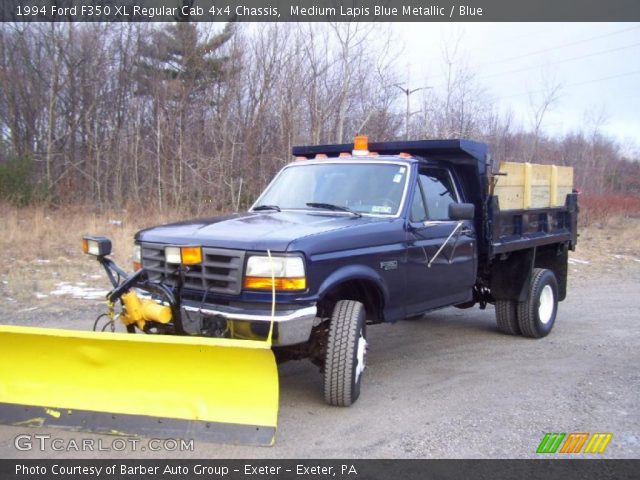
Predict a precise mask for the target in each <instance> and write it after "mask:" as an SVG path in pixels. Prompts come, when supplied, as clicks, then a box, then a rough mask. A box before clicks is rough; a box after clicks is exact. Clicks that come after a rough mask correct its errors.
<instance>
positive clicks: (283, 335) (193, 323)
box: [182, 304, 318, 346]
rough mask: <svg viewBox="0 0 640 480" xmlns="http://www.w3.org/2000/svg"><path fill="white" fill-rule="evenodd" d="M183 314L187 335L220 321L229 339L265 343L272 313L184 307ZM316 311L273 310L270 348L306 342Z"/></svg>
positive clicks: (192, 305)
mask: <svg viewBox="0 0 640 480" xmlns="http://www.w3.org/2000/svg"><path fill="white" fill-rule="evenodd" d="M182 311H183V314H182V323H183V327H184V329H185V330H186V331H187V332H189V333H199V332H200V331H202V329H203V325H204V323H205V322H206V321H207V320H209V321H222V322H224V327H225V330H226V332H227V334H228V335H230V336H231V337H232V338H242V339H247V340H265V339H266V337H267V334H268V332H269V327H270V325H271V312H270V311H265V310H255V311H252V310H247V309H241V308H237V307H227V306H222V305H210V304H205V305H204V306H203V307H200V306H199V305H194V304H191V305H189V304H183V305H182ZM317 311H318V309H317V307H316V306H315V305H313V306H309V307H304V308H300V309H297V310H276V312H275V316H274V318H273V323H274V325H273V338H272V342H273V345H276V346H285V345H295V344H298V343H304V342H306V341H307V340H309V337H310V336H311V329H312V328H313V325H314V321H315V319H316V314H317Z"/></svg>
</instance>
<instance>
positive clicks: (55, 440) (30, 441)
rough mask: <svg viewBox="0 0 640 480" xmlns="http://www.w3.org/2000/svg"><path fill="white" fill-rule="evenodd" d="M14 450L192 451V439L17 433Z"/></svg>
mask: <svg viewBox="0 0 640 480" xmlns="http://www.w3.org/2000/svg"><path fill="white" fill-rule="evenodd" d="M13 445H14V447H15V448H16V450H20V451H23V452H26V451H32V450H35V451H40V452H46V451H54V452H124V451H129V452H147V451H149V452H192V451H193V450H194V442H193V439H184V438H151V439H139V438H133V437H116V438H109V439H103V438H98V439H94V438H60V437H54V436H52V435H50V434H44V433H42V434H41V433H36V434H26V433H25V434H20V435H17V436H16V437H15V438H14V439H13Z"/></svg>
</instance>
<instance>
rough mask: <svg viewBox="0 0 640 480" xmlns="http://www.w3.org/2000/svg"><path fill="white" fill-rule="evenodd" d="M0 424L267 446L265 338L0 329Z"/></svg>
mask: <svg viewBox="0 0 640 480" xmlns="http://www.w3.org/2000/svg"><path fill="white" fill-rule="evenodd" d="M0 345H1V346H2V347H1V348H0V423H3V424H7V425H14V426H38V427H47V426H52V427H56V428H65V429H70V430H79V431H89V432H96V433H106V434H115V435H144V436H151V437H156V438H175V437H179V438H189V439H191V438H193V439H198V440H202V441H210V442H219V443H236V444H255V445H272V444H273V443H274V440H275V432H276V425H277V417H278V371H277V367H276V362H275V358H274V355H273V352H272V351H271V348H270V342H263V341H250V340H232V339H215V338H203V337H183V336H168V335H167V336H163V335H143V334H138V335H131V334H122V333H94V332H84V331H74V330H58V329H48V328H32V327H18V326H5V325H2V326H0Z"/></svg>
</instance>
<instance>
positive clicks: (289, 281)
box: [244, 277, 307, 290]
mask: <svg viewBox="0 0 640 480" xmlns="http://www.w3.org/2000/svg"><path fill="white" fill-rule="evenodd" d="M271 286H272V283H271V277H245V279H244V288H247V289H250V290H271V288H272V287H271ZM275 286H276V290H305V289H306V288H307V279H306V278H305V277H295V278H276V279H275Z"/></svg>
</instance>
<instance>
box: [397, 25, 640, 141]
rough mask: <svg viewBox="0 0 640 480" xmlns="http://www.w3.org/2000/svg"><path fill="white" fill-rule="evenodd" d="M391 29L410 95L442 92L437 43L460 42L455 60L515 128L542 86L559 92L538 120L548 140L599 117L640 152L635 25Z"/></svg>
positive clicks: (639, 54)
mask: <svg viewBox="0 0 640 480" xmlns="http://www.w3.org/2000/svg"><path fill="white" fill-rule="evenodd" d="M392 29H393V30H394V31H395V33H396V38H397V39H398V40H399V41H400V42H403V43H404V49H403V50H402V51H403V52H404V57H403V58H402V60H400V64H401V65H404V67H403V68H407V66H408V68H409V69H410V72H411V81H410V88H418V87H423V86H425V85H428V86H432V87H434V88H435V89H440V90H441V91H442V89H443V86H444V80H445V77H444V76H443V75H442V74H443V66H444V63H443V60H442V55H441V51H442V44H443V42H447V41H448V42H450V43H451V42H453V41H455V39H456V38H460V42H459V54H460V55H461V58H463V59H464V60H465V61H466V62H467V64H468V65H469V67H470V68H471V70H472V71H473V72H475V74H476V78H477V80H478V82H480V83H481V84H482V85H483V86H485V87H486V91H487V93H488V94H490V95H491V96H492V97H493V98H494V99H496V100H497V102H498V104H499V105H500V107H501V108H505V109H506V108H510V109H511V110H513V112H514V113H515V115H516V117H517V118H518V119H519V121H521V122H530V115H531V106H530V99H529V98H530V96H532V95H533V98H534V99H536V98H537V99H539V98H540V96H541V95H542V92H541V90H543V89H544V81H547V82H548V83H551V84H554V85H555V84H559V85H560V86H561V88H560V90H559V99H558V101H557V102H556V103H555V104H554V105H553V109H552V110H551V111H550V112H549V113H548V115H547V116H546V117H545V121H544V125H543V128H544V130H545V131H546V132H547V133H554V132H559V133H564V132H566V131H571V130H575V129H577V128H580V127H581V126H586V125H588V124H589V118H593V117H596V116H599V115H601V113H604V115H605V122H604V125H603V130H604V131H605V132H606V133H609V134H611V135H613V136H615V138H617V139H618V140H619V142H620V143H621V145H623V146H624V147H625V149H628V148H630V147H631V145H629V144H630V143H631V144H633V147H631V148H632V149H633V150H635V151H638V147H640V23H445V22H442V23H438V22H432V23H421V24H418V23H402V24H394V25H393V26H392ZM405 76H406V75H405ZM545 79H546V80H545ZM416 100H417V99H416ZM416 105H417V102H416ZM528 125H530V123H528Z"/></svg>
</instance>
